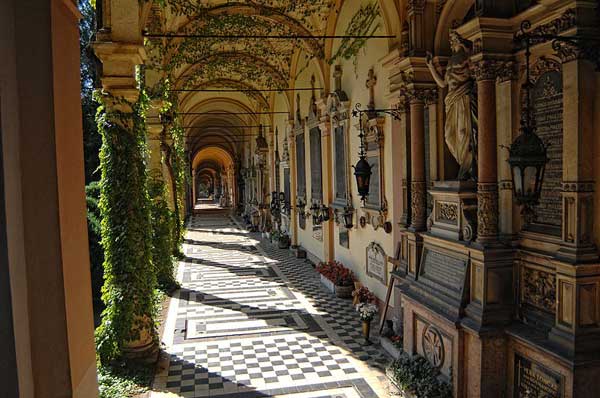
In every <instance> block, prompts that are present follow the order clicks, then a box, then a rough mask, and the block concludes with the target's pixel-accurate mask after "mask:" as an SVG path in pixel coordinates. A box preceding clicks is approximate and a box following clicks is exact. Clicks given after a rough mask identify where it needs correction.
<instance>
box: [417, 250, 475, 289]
mask: <svg viewBox="0 0 600 398" xmlns="http://www.w3.org/2000/svg"><path fill="white" fill-rule="evenodd" d="M466 272H467V261H466V260H464V259H460V258H455V257H452V256H450V255H447V254H445V253H443V252H439V251H435V250H432V249H431V248H428V247H425V248H424V249H423V258H422V259H421V270H420V272H419V280H420V281H421V282H423V283H424V284H426V285H429V286H431V287H432V288H434V289H437V290H440V289H441V290H443V293H445V294H447V295H449V296H452V297H454V298H456V299H458V300H460V299H461V298H462V292H463V288H464V285H465V277H466Z"/></svg>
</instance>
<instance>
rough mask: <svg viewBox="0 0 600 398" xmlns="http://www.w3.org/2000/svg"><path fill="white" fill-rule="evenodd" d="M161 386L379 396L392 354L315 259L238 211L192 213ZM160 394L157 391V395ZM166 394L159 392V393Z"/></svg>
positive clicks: (335, 397) (209, 392)
mask: <svg viewBox="0 0 600 398" xmlns="http://www.w3.org/2000/svg"><path fill="white" fill-rule="evenodd" d="M186 238H187V239H186V241H185V244H184V249H185V255H186V258H185V260H184V261H182V262H181V263H180V266H179V273H178V278H179V280H180V281H181V284H182V289H181V290H180V291H178V292H177V293H176V294H175V295H174V297H173V298H172V300H171V303H170V309H169V315H168V318H167V321H166V325H165V332H164V336H163V342H164V343H165V346H166V352H167V355H165V356H164V358H163V360H162V369H161V370H160V371H159V373H158V374H157V376H156V378H155V383H154V386H153V387H154V390H155V391H157V392H159V391H162V392H165V393H170V394H171V395H168V396H180V397H220V398H226V397H230V398H253V397H285V398H329V397H331V398H373V397H380V398H384V397H388V396H390V395H391V392H390V391H389V389H390V388H391V387H390V386H389V383H388V382H387V379H386V378H385V375H384V371H383V369H384V367H385V364H386V363H387V361H388V358H387V357H385V356H384V355H383V353H382V351H381V349H380V348H379V347H378V346H377V345H372V346H364V345H363V344H362V342H363V339H362V335H361V328H360V322H359V320H358V318H357V315H356V312H355V311H354V310H353V308H352V305H351V302H350V301H349V300H343V299H339V298H336V297H334V296H333V295H332V294H331V293H329V292H328V291H326V290H325V289H324V288H323V287H322V286H321V284H320V281H319V276H318V274H317V273H316V272H315V270H314V268H313V267H312V266H311V265H310V264H309V263H307V262H306V261H305V260H300V259H296V258H295V257H293V256H292V255H291V253H290V252H289V251H287V250H280V249H277V248H276V247H275V246H273V245H272V244H270V243H268V242H265V241H261V239H260V235H259V234H253V233H248V232H247V231H245V230H244V229H242V228H241V227H240V224H238V222H237V221H236V220H233V219H231V218H230V217H227V216H225V215H211V214H203V215H198V216H195V217H194V218H192V220H191V221H190V222H189V225H188V233H187V237H186ZM151 396H153V395H151ZM157 396H158V395H157Z"/></svg>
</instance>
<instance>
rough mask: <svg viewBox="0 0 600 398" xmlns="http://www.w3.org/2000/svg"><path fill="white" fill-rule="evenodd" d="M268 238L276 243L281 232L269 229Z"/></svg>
mask: <svg viewBox="0 0 600 398" xmlns="http://www.w3.org/2000/svg"><path fill="white" fill-rule="evenodd" d="M269 235H270V236H269V238H270V239H271V243H273V244H276V243H278V242H279V237H280V236H281V233H279V231H275V230H273V231H271V232H270V234H269Z"/></svg>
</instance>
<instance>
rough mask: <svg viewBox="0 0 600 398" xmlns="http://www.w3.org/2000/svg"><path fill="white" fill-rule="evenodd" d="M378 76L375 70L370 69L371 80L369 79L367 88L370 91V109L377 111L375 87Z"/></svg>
mask: <svg viewBox="0 0 600 398" xmlns="http://www.w3.org/2000/svg"><path fill="white" fill-rule="evenodd" d="M376 84H377V76H375V71H374V70H373V68H371V69H369V78H368V79H367V88H368V89H369V109H375V85H376Z"/></svg>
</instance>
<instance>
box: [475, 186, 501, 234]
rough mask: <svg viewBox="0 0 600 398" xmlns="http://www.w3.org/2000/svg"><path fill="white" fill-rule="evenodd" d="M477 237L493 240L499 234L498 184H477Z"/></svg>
mask: <svg viewBox="0 0 600 398" xmlns="http://www.w3.org/2000/svg"><path fill="white" fill-rule="evenodd" d="M477 201H478V206H477V236H479V238H486V237H490V238H493V237H495V236H496V235H497V234H498V188H497V184H483V183H479V184H477Z"/></svg>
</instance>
